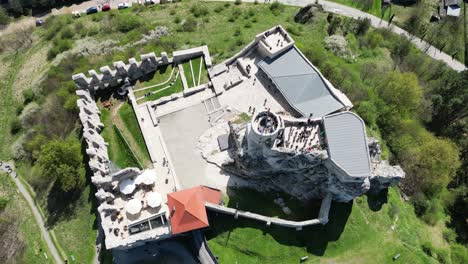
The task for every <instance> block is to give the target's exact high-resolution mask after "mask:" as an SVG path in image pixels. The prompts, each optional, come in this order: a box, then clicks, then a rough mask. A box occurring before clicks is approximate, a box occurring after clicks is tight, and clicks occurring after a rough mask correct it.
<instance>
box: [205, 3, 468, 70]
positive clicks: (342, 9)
mask: <svg viewBox="0 0 468 264" xmlns="http://www.w3.org/2000/svg"><path fill="white" fill-rule="evenodd" d="M207 1H228V2H233V0H207ZM254 1H255V0H243V2H254ZM258 1H259V3H262V2H263V1H262V0H258ZM278 2H281V3H283V4H285V5H291V6H305V5H308V4H312V3H315V2H316V1H315V0H278ZM318 2H319V4H321V5H322V6H323V8H324V10H325V11H327V12H330V13H336V14H340V15H343V16H347V17H352V18H355V19H357V18H369V19H370V21H371V24H372V26H373V27H376V28H389V29H390V30H391V31H393V32H395V33H397V34H399V35H404V36H405V37H407V38H408V39H409V40H411V42H412V43H413V44H414V45H416V47H417V48H418V49H420V50H421V51H423V52H425V53H426V54H427V55H429V56H431V57H432V58H434V59H436V60H440V61H443V62H445V63H446V64H447V65H448V66H449V67H450V68H452V69H454V70H456V71H458V72H460V71H463V70H466V69H467V68H466V67H465V65H463V63H461V62H459V61H457V60H454V59H452V57H451V56H450V55H448V54H446V53H444V52H441V51H440V50H439V49H437V48H436V47H434V46H432V45H430V44H429V43H427V42H426V41H424V40H421V39H420V38H418V37H415V36H413V35H411V34H409V33H408V32H407V31H405V30H404V29H402V28H399V27H397V26H395V25H390V26H389V25H388V23H387V22H386V21H382V20H381V19H380V18H378V17H376V16H373V15H371V14H368V13H365V12H362V11H360V10H357V9H355V8H352V7H349V6H345V5H341V4H337V3H334V2H330V1H324V0H319V1H318Z"/></svg>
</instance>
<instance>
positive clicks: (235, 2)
mask: <svg viewBox="0 0 468 264" xmlns="http://www.w3.org/2000/svg"><path fill="white" fill-rule="evenodd" d="M234 4H235V5H240V4H242V0H236V1H234Z"/></svg>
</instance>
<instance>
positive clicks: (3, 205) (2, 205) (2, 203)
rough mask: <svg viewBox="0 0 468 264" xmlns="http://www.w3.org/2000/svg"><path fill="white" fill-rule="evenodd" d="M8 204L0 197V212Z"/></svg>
mask: <svg viewBox="0 0 468 264" xmlns="http://www.w3.org/2000/svg"><path fill="white" fill-rule="evenodd" d="M7 204H8V199H7V198H5V197H0V212H1V211H3V210H5V207H6V206H7Z"/></svg>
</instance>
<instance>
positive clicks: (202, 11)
mask: <svg viewBox="0 0 468 264" xmlns="http://www.w3.org/2000/svg"><path fill="white" fill-rule="evenodd" d="M190 12H191V13H192V14H193V16H194V17H201V16H206V15H208V13H209V10H208V8H207V7H206V6H201V5H193V6H191V7H190Z"/></svg>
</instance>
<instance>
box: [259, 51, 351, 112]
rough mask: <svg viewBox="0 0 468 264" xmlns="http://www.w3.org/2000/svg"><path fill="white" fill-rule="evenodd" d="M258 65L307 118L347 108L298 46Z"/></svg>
mask: <svg viewBox="0 0 468 264" xmlns="http://www.w3.org/2000/svg"><path fill="white" fill-rule="evenodd" d="M258 66H259V67H260V68H261V69H262V70H263V71H264V72H265V73H266V74H267V75H268V76H269V77H270V79H271V80H272V81H273V82H274V83H275V85H276V87H277V88H278V89H279V90H280V92H281V93H282V94H283V96H284V97H285V98H286V100H287V101H288V103H289V104H290V105H291V106H292V107H293V108H294V109H296V110H297V111H298V112H299V113H300V114H302V115H303V116H304V117H308V116H309V114H311V113H312V114H313V115H314V116H325V115H327V114H330V113H333V112H335V111H337V110H340V109H342V108H344V107H345V106H344V104H343V103H341V102H340V101H339V100H338V99H337V98H335V97H334V96H333V95H332V93H331V92H330V90H329V88H328V86H327V85H326V84H325V82H324V80H323V79H322V77H321V76H320V75H319V74H318V72H317V71H316V70H315V69H314V68H313V67H312V65H311V64H310V63H309V62H308V61H307V60H306V59H305V58H304V57H303V56H302V55H301V54H300V53H299V51H298V50H297V49H296V47H292V48H291V49H289V50H287V51H285V52H284V53H283V54H281V55H279V56H277V57H275V58H274V59H270V58H264V59H263V60H262V61H260V62H259V63H258Z"/></svg>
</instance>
